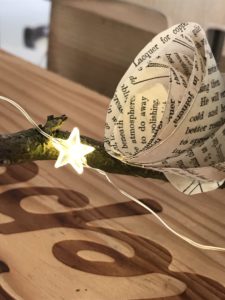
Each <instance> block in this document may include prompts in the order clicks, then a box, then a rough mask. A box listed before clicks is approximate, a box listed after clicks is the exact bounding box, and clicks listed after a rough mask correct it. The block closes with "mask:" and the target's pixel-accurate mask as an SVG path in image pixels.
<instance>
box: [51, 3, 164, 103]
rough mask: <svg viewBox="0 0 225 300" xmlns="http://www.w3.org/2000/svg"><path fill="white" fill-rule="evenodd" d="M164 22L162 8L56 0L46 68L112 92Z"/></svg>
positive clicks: (98, 88) (111, 93)
mask: <svg viewBox="0 0 225 300" xmlns="http://www.w3.org/2000/svg"><path fill="white" fill-rule="evenodd" d="M166 27H167V23H166V19H165V17H163V16H162V15H161V14H160V13H158V12H154V11H151V10H149V9H148V10H146V9H144V8H142V7H139V6H136V5H130V4H126V3H120V2H118V1H114V0H113V1H112V0H110V1H96V0H94V1H90V0H87V1H77V0H76V1H75V0H72V1H71V0H70V1H68V0H66V1H65V0H63V1H62V0H60V1H58V0H54V1H53V3H52V15H51V27H50V39H49V51H48V67H49V69H50V70H52V71H54V72H56V73H58V74H61V75H63V76H65V77H67V78H69V79H71V80H74V81H77V82H79V83H81V84H83V85H85V86H87V87H89V88H92V89H94V90H96V91H99V92H100V93H102V94H105V95H107V96H110V97H111V96H112V95H113V93H114V91H115V88H116V86H117V84H118V82H119V80H120V78H121V77H122V75H123V74H124V73H125V71H126V69H127V68H128V67H129V65H130V63H131V61H132V60H133V59H134V57H135V56H136V55H137V53H138V52H139V51H140V50H141V49H142V48H143V47H144V46H145V45H146V44H147V43H148V42H149V41H150V40H151V39H152V38H153V37H154V36H155V35H156V34H157V33H159V32H160V31H162V30H164V29H166Z"/></svg>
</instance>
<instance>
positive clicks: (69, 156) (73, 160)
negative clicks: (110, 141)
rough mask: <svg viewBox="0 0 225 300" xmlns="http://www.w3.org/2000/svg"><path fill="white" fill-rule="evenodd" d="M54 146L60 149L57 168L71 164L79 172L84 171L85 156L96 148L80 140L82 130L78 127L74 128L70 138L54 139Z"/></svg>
mask: <svg viewBox="0 0 225 300" xmlns="http://www.w3.org/2000/svg"><path fill="white" fill-rule="evenodd" d="M52 143H53V146H54V147H55V148H56V149H57V150H58V151H59V156H58V159H57V161H56V163H55V168H59V167H62V166H65V165H67V164H70V165H71V166H72V167H73V168H74V169H75V171H76V172H77V173H78V174H82V173H83V169H84V165H85V164H86V158H85V156H86V155H87V154H89V153H91V152H93V151H94V150H95V148H94V147H91V146H87V145H84V144H82V143H81V142H80V132H79V129H78V128H73V130H72V132H71V134H70V136H69V138H68V139H67V140H63V139H52Z"/></svg>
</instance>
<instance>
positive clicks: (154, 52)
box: [104, 23, 225, 194]
mask: <svg viewBox="0 0 225 300" xmlns="http://www.w3.org/2000/svg"><path fill="white" fill-rule="evenodd" d="M224 123H225V88H224V82H223V79H222V77H221V74H220V72H219V71H218V69H217V65H216V62H215V59H214V57H213V55H212V52H211V49H210V47H209V44H208V41H207V39H206V36H205V33H204V31H203V30H202V28H201V27H200V26H199V25H198V24H194V23H181V24H179V25H175V26H173V27H172V28H170V29H168V30H166V31H164V32H162V33H161V34H159V35H158V36H156V37H155V38H154V39H153V40H152V41H151V42H150V43H149V44H148V45H147V46H146V47H145V48H144V49H143V50H142V51H141V52H140V53H139V54H138V56H137V57H136V58H135V59H134V61H133V62H132V64H131V66H130V67H129V69H128V70H127V72H126V73H125V75H124V76H123V78H122V79H121V81H120V82H119V84H118V86H117V89H116V91H115V94H114V96H113V99H112V100H111V102H110V105H109V109H108V113H107V117H106V126H105V139H104V146H105V149H106V151H107V152H108V153H109V154H110V155H112V156H114V157H116V158H117V159H119V160H122V161H124V162H126V163H128V164H132V165H136V166H139V167H143V168H149V169H156V170H158V171H162V172H164V174H165V175H166V177H167V178H168V180H169V181H170V182H171V183H172V184H173V185H174V186H175V187H176V188H177V189H179V190H180V191H182V192H184V193H187V194H196V193H200V192H204V191H210V190H213V189H216V188H217V187H218V186H220V185H221V184H222V183H223V181H224V179H225V156H224V154H225V137H224V135H225V125H224Z"/></svg>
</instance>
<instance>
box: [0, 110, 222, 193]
mask: <svg viewBox="0 0 225 300" xmlns="http://www.w3.org/2000/svg"><path fill="white" fill-rule="evenodd" d="M66 119H67V117H66V116H65V115H62V116H60V117H54V116H48V118H47V122H46V124H45V125H44V126H42V125H39V127H40V128H41V129H42V130H43V131H45V132H47V133H48V134H49V135H51V136H54V137H56V138H61V139H67V138H68V137H69V135H70V132H68V131H62V130H60V127H61V125H62V123H63V122H64V121H65V120H66ZM81 142H82V143H83V144H85V145H89V146H92V147H94V148H95V150H94V151H93V152H92V153H90V154H88V155H87V156H86V159H87V164H88V165H89V166H90V167H92V168H97V169H100V170H102V171H105V172H107V173H115V174H124V175H131V176H139V177H144V178H153V179H159V180H164V181H167V179H166V177H165V176H164V174H163V173H161V172H157V171H154V170H148V169H144V168H139V167H134V166H130V165H127V164H125V163H123V162H121V161H120V160H118V159H115V158H113V157H112V156H110V155H109V154H108V153H107V152H106V151H105V148H104V145H103V143H102V142H100V141H97V140H94V139H92V138H90V137H87V136H81ZM57 157H58V151H57V150H56V149H55V148H54V147H53V146H52V143H51V142H50V141H49V140H48V139H47V138H45V137H44V136H42V135H41V134H40V133H39V132H38V130H37V129H35V128H31V129H28V130H24V131H20V132H17V133H13V134H2V135H0V166H7V165H12V164H20V163H23V162H29V161H36V160H56V159H57ZM224 187H225V185H223V186H222V187H221V188H224Z"/></svg>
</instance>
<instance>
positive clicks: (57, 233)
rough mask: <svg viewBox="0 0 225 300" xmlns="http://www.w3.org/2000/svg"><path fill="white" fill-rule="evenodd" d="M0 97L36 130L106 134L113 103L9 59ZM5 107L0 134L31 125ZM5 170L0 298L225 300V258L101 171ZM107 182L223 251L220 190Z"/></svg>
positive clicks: (40, 166)
mask: <svg viewBox="0 0 225 300" xmlns="http://www.w3.org/2000/svg"><path fill="white" fill-rule="evenodd" d="M0 92H1V94H2V95H4V96H8V97H11V98H13V99H15V100H17V101H18V102H19V103H20V104H21V105H22V106H23V107H24V108H25V109H26V110H27V111H29V113H30V114H31V115H32V117H33V118H34V119H35V120H36V121H37V122H38V123H44V122H45V119H46V116H47V115H49V114H62V113H65V114H67V115H68V116H69V120H68V122H67V124H66V125H65V128H66V129H69V130H70V129H72V127H74V126H78V127H80V130H81V133H82V134H85V135H89V136H92V137H94V138H98V139H102V137H103V131H104V119H105V115H106V109H107V105H108V99H107V98H105V97H103V96H101V95H99V94H97V93H94V92H92V91H90V90H88V89H86V88H84V87H82V86H80V85H78V84H75V83H72V82H69V81H67V80H65V79H63V78H61V77H59V76H57V75H55V74H53V73H50V72H47V71H45V70H42V69H39V68H38V67H35V66H32V65H31V64H28V63H26V62H24V61H22V60H20V59H18V58H15V57H12V56H10V55H8V54H6V53H4V52H0ZM0 105H1V122H0V132H2V133H6V132H10V133H12V132H15V131H19V130H23V129H25V128H29V126H30V125H29V124H28V123H27V121H26V120H25V119H24V118H23V117H22V116H21V115H20V114H19V112H18V111H16V110H15V109H14V108H12V107H10V106H9V105H7V104H5V103H0ZM0 172H1V174H0V261H1V262H0V270H1V271H0V272H1V276H0V285H1V287H0V299H23V300H31V299H32V300H62V299H65V300H75V299H79V300H120V299H121V300H128V299H130V300H131V299H133V300H134V299H135V300H137V299H138V300H141V299H168V300H171V299H173V300H178V299H194V300H195V299H198V300H199V299H208V300H215V299H225V253H213V252H203V251H201V250H198V249H195V248H193V247H192V246H189V245H187V244H185V243H184V242H183V241H181V240H179V239H177V237H175V236H173V235H171V234H170V233H169V232H168V231H166V230H165V228H163V227H162V226H161V225H160V224H159V223H158V222H157V221H156V220H155V218H154V217H153V216H151V215H150V214H147V213H146V212H145V211H143V210H142V209H141V208H140V207H137V206H136V205H135V204H132V203H131V202H130V201H129V200H128V199H126V198H125V197H124V196H122V195H120V194H119V193H118V192H117V191H115V190H114V188H113V187H112V186H110V185H109V183H108V182H106V180H105V179H104V178H103V177H102V176H101V175H99V174H97V173H96V172H95V171H93V170H85V173H84V175H82V176H78V175H77V174H76V173H75V172H74V171H73V170H72V169H71V168H70V167H65V168H61V169H57V170H56V169H54V162H51V161H46V162H36V163H32V164H27V165H21V166H11V167H8V168H7V169H4V168H2V169H1V171H0ZM111 178H112V179H113V180H114V181H115V183H116V184H117V185H118V186H119V187H121V188H123V189H125V190H126V191H129V193H131V194H132V195H134V196H136V197H137V198H139V199H145V200H144V201H145V202H146V203H147V204H148V205H149V206H150V207H152V208H154V210H155V211H157V213H159V215H160V216H161V217H163V218H164V220H166V221H167V222H168V223H169V224H170V225H171V226H173V228H175V229H176V230H178V231H179V232H181V233H183V234H186V235H187V236H189V237H191V238H193V239H195V240H196V241H199V242H202V243H207V244H214V245H217V246H225V218H224V216H225V200H224V198H225V197H224V194H225V191H224V190H217V191H214V192H211V193H207V194H203V195H198V196H192V197H188V196H185V195H183V194H181V193H179V192H177V191H175V190H174V188H173V187H172V186H171V185H170V184H169V183H165V182H158V181H156V180H155V181H154V180H146V179H138V178H130V177H128V176H111Z"/></svg>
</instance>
